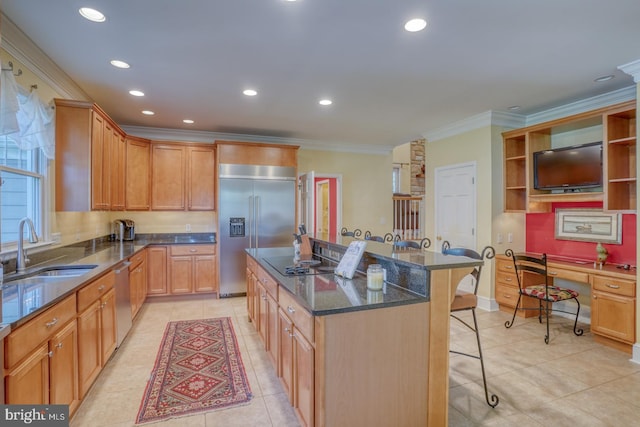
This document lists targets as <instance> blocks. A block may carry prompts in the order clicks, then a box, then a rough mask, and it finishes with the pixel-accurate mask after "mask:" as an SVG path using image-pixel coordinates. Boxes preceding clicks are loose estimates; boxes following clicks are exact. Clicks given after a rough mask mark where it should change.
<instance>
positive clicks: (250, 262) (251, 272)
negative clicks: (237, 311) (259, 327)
mask: <svg viewBox="0 0 640 427" xmlns="http://www.w3.org/2000/svg"><path fill="white" fill-rule="evenodd" d="M246 258H247V314H248V316H249V321H251V322H254V327H255V325H256V323H255V322H256V321H257V320H256V311H255V308H254V307H255V298H256V281H257V280H258V279H257V277H256V268H257V267H256V262H255V260H254V259H253V258H251V257H250V256H249V255H247V257H246Z"/></svg>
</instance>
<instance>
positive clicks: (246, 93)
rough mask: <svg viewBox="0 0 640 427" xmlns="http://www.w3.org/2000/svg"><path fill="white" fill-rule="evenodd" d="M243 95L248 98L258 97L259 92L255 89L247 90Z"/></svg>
mask: <svg viewBox="0 0 640 427" xmlns="http://www.w3.org/2000/svg"><path fill="white" fill-rule="evenodd" d="M242 93H244V94H245V95H247V96H256V95H257V94H258V92H257V91H255V90H253V89H245V90H243V91H242Z"/></svg>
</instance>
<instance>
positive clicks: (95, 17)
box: [78, 7, 107, 22]
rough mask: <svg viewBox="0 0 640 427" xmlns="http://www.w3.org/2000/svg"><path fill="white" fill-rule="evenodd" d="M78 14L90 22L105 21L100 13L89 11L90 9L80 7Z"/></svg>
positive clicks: (93, 10)
mask: <svg viewBox="0 0 640 427" xmlns="http://www.w3.org/2000/svg"><path fill="white" fill-rule="evenodd" d="M78 12H80V15H82V17H83V18H85V19H88V20H89V21H92V22H104V21H106V20H107V18H105V16H104V15H103V14H102V12H100V11H98V10H95V9H91V8H90V7H81V8H80V10H78Z"/></svg>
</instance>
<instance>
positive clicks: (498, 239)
mask: <svg viewBox="0 0 640 427" xmlns="http://www.w3.org/2000/svg"><path fill="white" fill-rule="evenodd" d="M496 241H497V242H498V244H499V245H501V244H502V242H503V239H502V233H498V237H497V239H496Z"/></svg>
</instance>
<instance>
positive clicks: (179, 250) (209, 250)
mask: <svg viewBox="0 0 640 427" xmlns="http://www.w3.org/2000/svg"><path fill="white" fill-rule="evenodd" d="M215 254H216V245H174V246H171V256H194V255H215Z"/></svg>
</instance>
